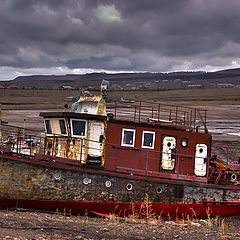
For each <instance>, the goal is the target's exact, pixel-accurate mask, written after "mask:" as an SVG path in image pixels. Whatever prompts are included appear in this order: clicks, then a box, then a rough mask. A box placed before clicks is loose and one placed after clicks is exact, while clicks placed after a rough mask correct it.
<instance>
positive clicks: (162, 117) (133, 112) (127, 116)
mask: <svg viewBox="0 0 240 240" xmlns="http://www.w3.org/2000/svg"><path fill="white" fill-rule="evenodd" d="M107 113H112V114H113V118H114V119H117V120H127V121H133V122H147V119H149V118H152V119H156V121H155V122H154V124H156V123H157V122H161V121H172V125H173V126H179V125H181V126H186V127H191V128H192V129H193V130H194V131H199V127H203V129H204V132H205V133H208V130H207V114H206V113H207V110H202V109H197V108H192V107H188V106H178V105H170V104H165V103H150V102H143V101H139V102H135V101H124V100H120V101H119V100H112V102H107Z"/></svg>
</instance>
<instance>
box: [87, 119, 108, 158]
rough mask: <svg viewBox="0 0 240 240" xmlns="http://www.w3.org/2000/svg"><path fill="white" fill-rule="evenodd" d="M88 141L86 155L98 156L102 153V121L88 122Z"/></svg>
mask: <svg viewBox="0 0 240 240" xmlns="http://www.w3.org/2000/svg"><path fill="white" fill-rule="evenodd" d="M89 133H90V134H89V143H88V148H89V149H88V155H90V156H91V157H100V156H102V153H103V144H102V140H103V133H104V123H100V122H92V123H90V131H89Z"/></svg>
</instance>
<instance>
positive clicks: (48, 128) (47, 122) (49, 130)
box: [44, 119, 53, 134]
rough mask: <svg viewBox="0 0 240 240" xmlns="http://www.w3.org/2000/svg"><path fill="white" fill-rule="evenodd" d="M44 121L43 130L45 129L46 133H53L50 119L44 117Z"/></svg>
mask: <svg viewBox="0 0 240 240" xmlns="http://www.w3.org/2000/svg"><path fill="white" fill-rule="evenodd" d="M44 123H45V130H46V132H47V134H53V128H52V123H51V120H50V119H45V120H44Z"/></svg>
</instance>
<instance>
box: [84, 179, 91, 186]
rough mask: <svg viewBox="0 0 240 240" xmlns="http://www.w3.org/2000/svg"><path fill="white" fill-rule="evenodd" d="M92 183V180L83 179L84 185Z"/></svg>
mask: <svg viewBox="0 0 240 240" xmlns="http://www.w3.org/2000/svg"><path fill="white" fill-rule="evenodd" d="M91 182H92V180H91V179H90V178H84V179H83V184H85V185H87V184H90V183H91Z"/></svg>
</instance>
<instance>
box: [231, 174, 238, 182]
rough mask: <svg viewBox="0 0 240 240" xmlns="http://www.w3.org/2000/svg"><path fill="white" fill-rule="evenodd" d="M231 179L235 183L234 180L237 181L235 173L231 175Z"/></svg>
mask: <svg viewBox="0 0 240 240" xmlns="http://www.w3.org/2000/svg"><path fill="white" fill-rule="evenodd" d="M231 179H232V180H233V181H236V180H237V175H236V174H235V173H233V174H232V175H231Z"/></svg>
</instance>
